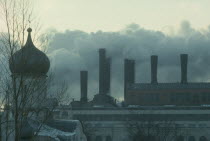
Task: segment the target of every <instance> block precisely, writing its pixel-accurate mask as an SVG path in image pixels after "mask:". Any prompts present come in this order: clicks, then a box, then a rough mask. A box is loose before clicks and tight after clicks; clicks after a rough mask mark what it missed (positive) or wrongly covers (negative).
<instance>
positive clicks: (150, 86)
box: [127, 82, 210, 90]
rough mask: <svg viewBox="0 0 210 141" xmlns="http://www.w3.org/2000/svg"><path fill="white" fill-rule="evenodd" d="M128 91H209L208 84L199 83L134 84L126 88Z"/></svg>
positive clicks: (209, 84) (209, 85)
mask: <svg viewBox="0 0 210 141" xmlns="http://www.w3.org/2000/svg"><path fill="white" fill-rule="evenodd" d="M127 89H128V90H167V89H176V90H179V89H180V90H182V89H185V90H186V89H210V83H209V82H201V83H156V84H151V83H135V84H129V85H128V86H127Z"/></svg>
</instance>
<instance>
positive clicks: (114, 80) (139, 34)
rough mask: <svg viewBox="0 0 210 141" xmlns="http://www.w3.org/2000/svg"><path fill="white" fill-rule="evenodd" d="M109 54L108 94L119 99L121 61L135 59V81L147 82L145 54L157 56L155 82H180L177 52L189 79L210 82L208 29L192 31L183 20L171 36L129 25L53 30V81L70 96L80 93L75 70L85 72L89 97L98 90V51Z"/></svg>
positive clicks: (121, 83)
mask: <svg viewBox="0 0 210 141" xmlns="http://www.w3.org/2000/svg"><path fill="white" fill-rule="evenodd" d="M99 48H106V52H107V56H108V57H109V56H110V57H111V58H112V65H111V95H112V96H114V97H115V98H118V99H121V98H123V71H124V70H123V68H124V67H123V63H124V59H125V58H130V59H135V60H136V82H140V83H147V82H150V81H151V80H150V73H151V72H150V56H151V55H158V57H159V58H158V76H157V77H158V82H180V79H181V76H180V75H181V73H180V72H181V68H180V54H182V53H187V54H188V55H189V59H188V82H208V81H209V80H210V73H209V72H210V61H209V60H210V27H209V28H208V29H205V30H202V31H200V30H195V29H193V28H192V27H191V25H190V23H189V22H187V21H183V22H182V23H181V24H180V29H179V31H177V33H174V34H173V35H167V34H165V33H163V32H160V31H152V30H147V29H144V28H141V27H140V26H139V25H137V24H131V25H129V26H127V27H126V28H124V29H123V30H121V31H119V32H103V31H98V32H94V33H86V32H83V31H70V30H66V31H65V32H64V33H63V32H57V31H54V32H53V37H52V40H51V42H50V48H49V51H48V56H49V57H50V59H51V70H53V71H55V74H56V81H57V82H61V81H63V80H65V81H66V82H67V83H68V85H69V86H70V88H69V95H70V97H71V98H76V99H79V97H80V82H79V80H80V76H79V75H80V71H81V70H87V71H88V75H89V76H88V98H89V100H91V99H92V98H93V95H95V94H97V93H98V75H99V74H98V67H99V64H98V62H99V61H98V49H99Z"/></svg>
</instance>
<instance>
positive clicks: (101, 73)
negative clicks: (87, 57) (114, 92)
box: [99, 48, 106, 94]
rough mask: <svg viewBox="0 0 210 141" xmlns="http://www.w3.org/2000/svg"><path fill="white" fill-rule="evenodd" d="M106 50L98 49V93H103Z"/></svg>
mask: <svg viewBox="0 0 210 141" xmlns="http://www.w3.org/2000/svg"><path fill="white" fill-rule="evenodd" d="M105 74H106V50H105V49H104V48H101V49H99V94H105V87H106V86H105V85H106V75H105Z"/></svg>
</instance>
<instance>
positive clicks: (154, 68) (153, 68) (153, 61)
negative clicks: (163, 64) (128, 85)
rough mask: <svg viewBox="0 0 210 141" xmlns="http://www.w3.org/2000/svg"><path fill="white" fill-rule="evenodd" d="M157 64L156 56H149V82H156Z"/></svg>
mask: <svg viewBox="0 0 210 141" xmlns="http://www.w3.org/2000/svg"><path fill="white" fill-rule="evenodd" d="M157 64H158V56H157V55H152V56H151V83H152V84H157V83H158V82H157Z"/></svg>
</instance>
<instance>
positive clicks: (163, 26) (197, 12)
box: [35, 0, 210, 32]
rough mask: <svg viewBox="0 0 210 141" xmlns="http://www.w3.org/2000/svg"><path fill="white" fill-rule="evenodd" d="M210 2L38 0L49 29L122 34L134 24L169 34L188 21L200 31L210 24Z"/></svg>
mask: <svg viewBox="0 0 210 141" xmlns="http://www.w3.org/2000/svg"><path fill="white" fill-rule="evenodd" d="M209 5H210V0H36V2H35V7H36V8H35V9H36V12H37V11H38V15H39V16H40V17H41V19H42V21H41V23H43V25H44V27H45V28H56V29H58V30H59V31H63V30H65V29H70V30H75V29H79V30H83V31H87V32H92V31H93V32H94V31H97V30H103V31H118V30H120V29H122V28H124V27H125V26H126V25H128V24H131V23H136V24H139V25H140V26H142V27H144V28H147V29H152V30H161V31H166V30H169V29H171V27H173V28H175V29H176V28H177V27H178V25H179V24H180V22H181V21H183V20H187V21H189V22H190V23H191V25H192V27H194V28H196V29H202V28H206V27H207V26H208V25H209V24H210V17H209V14H208V13H210V9H209Z"/></svg>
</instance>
